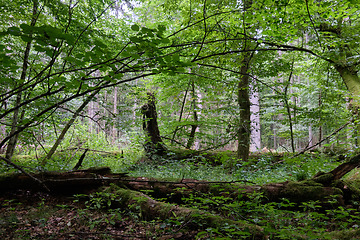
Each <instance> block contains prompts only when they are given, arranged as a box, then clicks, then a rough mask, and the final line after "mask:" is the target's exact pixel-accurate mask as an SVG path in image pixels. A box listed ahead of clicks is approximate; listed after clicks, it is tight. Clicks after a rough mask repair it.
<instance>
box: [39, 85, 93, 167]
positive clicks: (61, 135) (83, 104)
mask: <svg viewBox="0 0 360 240" xmlns="http://www.w3.org/2000/svg"><path fill="white" fill-rule="evenodd" d="M99 91H100V89H99V90H96V91H95V92H93V93H92V94H91V95H89V96H88V97H87V98H86V99H85V101H84V102H83V103H82V104H81V106H80V107H79V108H78V109H77V110H76V112H75V113H74V114H73V116H72V117H71V119H70V120H69V121H68V122H67V123H66V125H65V127H64V128H63V130H62V131H61V133H60V135H59V137H58V138H57V139H56V142H55V143H54V145H53V146H52V148H51V149H50V151H49V152H48V153H47V155H46V156H45V158H44V159H43V160H42V162H41V164H42V165H43V166H44V165H45V164H46V162H47V160H49V159H50V158H51V157H52V156H53V155H54V153H55V151H56V149H57V148H58V147H59V145H60V143H61V142H62V140H63V139H64V137H65V135H66V133H67V131H68V130H69V129H70V127H71V126H72V124H73V123H74V122H75V120H76V118H77V117H78V116H79V114H80V113H81V112H82V111H83V110H84V109H85V107H86V106H87V105H88V104H89V102H90V101H91V100H92V99H93V98H94V97H95V96H96V95H97V94H98V93H99Z"/></svg>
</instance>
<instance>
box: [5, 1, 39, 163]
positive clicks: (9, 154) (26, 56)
mask: <svg viewBox="0 0 360 240" xmlns="http://www.w3.org/2000/svg"><path fill="white" fill-rule="evenodd" d="M33 2H34V5H33V12H32V19H31V23H30V26H32V27H33V26H35V24H36V20H37V12H38V1H37V0H34V1H33ZM31 36H32V34H30V37H31ZM30 49H31V41H30V42H28V43H27V44H26V48H25V52H24V59H23V65H22V71H21V76H20V83H19V85H20V87H19V91H18V94H17V95H16V102H15V106H19V105H20V103H21V100H22V87H21V86H22V84H23V83H24V82H25V79H26V74H27V68H28V60H29V55H30ZM21 110H22V109H21V108H17V109H15V110H14V112H13V118H12V123H11V130H10V134H9V136H11V138H10V139H9V142H8V145H7V149H6V153H5V156H6V158H7V159H9V160H10V159H11V158H12V156H13V154H14V151H15V147H16V143H17V140H18V137H19V134H15V132H16V130H17V125H18V123H19V122H20V121H21V117H20V116H19V113H20V111H21ZM22 111H24V110H22Z"/></svg>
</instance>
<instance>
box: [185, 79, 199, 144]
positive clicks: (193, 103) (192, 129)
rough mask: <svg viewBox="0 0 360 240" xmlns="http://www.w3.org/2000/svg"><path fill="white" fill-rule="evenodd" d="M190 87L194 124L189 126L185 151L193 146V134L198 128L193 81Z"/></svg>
mask: <svg viewBox="0 0 360 240" xmlns="http://www.w3.org/2000/svg"><path fill="white" fill-rule="evenodd" d="M191 87H192V91H191V92H192V101H193V102H192V105H193V118H194V119H193V120H194V123H193V124H192V125H191V131H190V135H189V139H188V142H187V144H186V148H187V149H190V148H191V147H192V146H193V145H194V142H195V133H196V129H197V128H198V126H199V125H198V123H197V122H198V115H197V111H196V108H197V104H196V100H197V98H196V93H195V83H194V80H193V81H192V83H191Z"/></svg>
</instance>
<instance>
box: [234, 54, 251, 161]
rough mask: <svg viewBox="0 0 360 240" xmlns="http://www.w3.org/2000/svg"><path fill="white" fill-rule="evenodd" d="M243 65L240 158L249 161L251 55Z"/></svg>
mask: <svg viewBox="0 0 360 240" xmlns="http://www.w3.org/2000/svg"><path fill="white" fill-rule="evenodd" d="M243 57H244V59H243V60H242V63H241V69H240V72H241V74H242V76H241V78H240V81H239V83H238V104H239V110H240V116H239V117H240V119H239V124H240V126H239V130H238V150H237V154H238V157H239V158H241V159H242V160H243V161H247V160H248V158H249V152H250V132H251V122H250V116H251V114H250V97H249V78H250V77H249V72H248V71H249V64H250V58H251V54H250V53H249V52H245V53H244V54H243Z"/></svg>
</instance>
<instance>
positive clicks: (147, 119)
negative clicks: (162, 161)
mask: <svg viewBox="0 0 360 240" xmlns="http://www.w3.org/2000/svg"><path fill="white" fill-rule="evenodd" d="M147 96H148V102H147V103H146V104H144V105H143V106H142V107H141V111H142V114H143V130H144V132H145V136H146V140H145V143H144V148H145V152H146V153H147V155H148V156H149V157H150V158H151V157H152V156H153V155H163V154H164V153H166V150H167V149H166V146H165V144H164V143H163V141H162V139H161V136H160V131H159V126H158V123H157V112H156V105H155V96H154V94H153V93H148V94H147Z"/></svg>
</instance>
